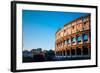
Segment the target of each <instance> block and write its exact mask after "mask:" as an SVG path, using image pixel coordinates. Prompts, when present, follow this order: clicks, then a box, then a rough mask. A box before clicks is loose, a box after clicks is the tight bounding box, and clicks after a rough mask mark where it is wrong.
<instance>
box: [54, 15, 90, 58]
mask: <svg viewBox="0 0 100 73" xmlns="http://www.w3.org/2000/svg"><path fill="white" fill-rule="evenodd" d="M90 30H91V29H90V15H88V16H84V17H80V18H78V19H76V20H74V21H72V22H70V23H68V24H66V25H64V28H62V29H61V30H59V31H58V32H57V33H56V42H55V45H56V47H55V52H56V56H67V57H68V56H70V57H73V56H85V55H87V56H89V57H90V50H91V33H90ZM87 37H88V39H87ZM80 39H81V40H80ZM69 40H70V41H69ZM87 53H88V54H87Z"/></svg>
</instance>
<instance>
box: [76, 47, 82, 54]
mask: <svg viewBox="0 0 100 73" xmlns="http://www.w3.org/2000/svg"><path fill="white" fill-rule="evenodd" d="M76 54H77V55H81V48H78V47H77V48H76Z"/></svg>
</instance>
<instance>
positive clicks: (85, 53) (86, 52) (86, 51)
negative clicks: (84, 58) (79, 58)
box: [83, 46, 88, 55]
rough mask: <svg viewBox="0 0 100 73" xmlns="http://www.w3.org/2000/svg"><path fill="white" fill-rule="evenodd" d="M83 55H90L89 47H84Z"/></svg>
mask: <svg viewBox="0 0 100 73" xmlns="http://www.w3.org/2000/svg"><path fill="white" fill-rule="evenodd" d="M83 55H88V47H87V46H83Z"/></svg>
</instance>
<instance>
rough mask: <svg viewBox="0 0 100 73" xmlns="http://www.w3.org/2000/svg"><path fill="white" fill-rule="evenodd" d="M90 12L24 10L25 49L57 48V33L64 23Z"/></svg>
mask: <svg viewBox="0 0 100 73" xmlns="http://www.w3.org/2000/svg"><path fill="white" fill-rule="evenodd" d="M87 14H88V13H75V12H54V11H35V10H23V12H22V27H23V28H22V32H23V50H31V49H33V48H34V49H36V48H42V49H46V50H49V49H55V33H56V31H57V30H58V29H59V28H63V26H64V24H66V23H68V22H70V21H73V20H74V19H76V18H79V17H81V16H84V15H87Z"/></svg>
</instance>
